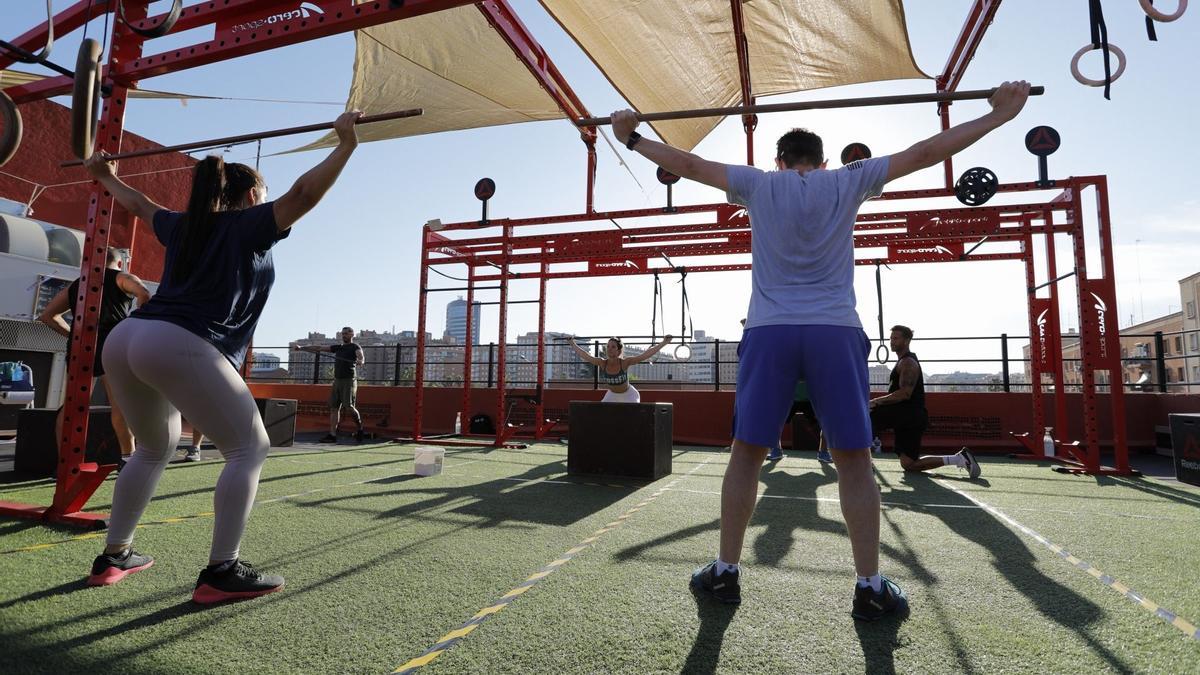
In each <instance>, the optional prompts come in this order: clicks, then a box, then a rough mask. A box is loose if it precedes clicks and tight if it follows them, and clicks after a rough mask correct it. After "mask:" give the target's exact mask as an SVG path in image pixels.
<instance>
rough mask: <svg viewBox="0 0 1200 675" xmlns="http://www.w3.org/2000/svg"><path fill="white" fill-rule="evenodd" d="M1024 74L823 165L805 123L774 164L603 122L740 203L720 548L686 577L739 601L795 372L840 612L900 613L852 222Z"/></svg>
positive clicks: (968, 131) (976, 126)
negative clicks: (966, 105) (762, 483)
mask: <svg viewBox="0 0 1200 675" xmlns="http://www.w3.org/2000/svg"><path fill="white" fill-rule="evenodd" d="M1028 96H1029V84H1028V83H1027V82H1023V81H1022V82H1013V83H1010V82H1005V83H1004V84H1003V85H1001V86H1000V88H999V89H998V90H997V91H996V93H995V94H994V95H993V96H992V98H991V99H990V101H989V103H990V104H991V106H992V110H991V112H989V113H987V114H986V115H984V116H982V117H980V118H978V119H976V120H972V121H970V122H966V123H964V124H960V125H958V126H956V127H954V128H951V129H948V130H946V131H943V132H941V133H939V134H937V135H935V136H932V137H930V138H928V139H926V140H924V141H921V142H920V143H917V144H916V145H913V146H912V147H910V148H908V149H907V150H904V151H902V152H898V153H896V154H894V155H891V156H889V157H879V158H875V159H867V160H862V161H858V162H853V163H851V164H848V165H846V166H844V167H842V168H840V169H837V170H834V171H827V170H825V154H824V148H823V146H822V142H821V139H820V137H819V136H817V135H816V134H813V133H811V132H809V131H806V130H803V129H794V130H792V131H790V132H788V133H786V134H784V135H783V136H782V137H781V138H780V139H779V142H778V144H777V153H776V158H775V168H776V170H775V171H769V172H767V171H761V170H759V169H756V168H754V167H750V166H739V165H726V164H721V163H719V162H711V161H708V160H705V159H703V158H701V157H698V156H696V155H693V154H691V153H688V152H684V151H682V150H677V149H675V148H672V147H671V146H669V145H665V144H663V143H657V142H655V141H651V140H649V139H644V138H642V137H641V135H640V134H638V133H637V132H636V131H635V129H636V128H637V118H636V117H635V116H634V114H633V112H631V111H628V110H624V111H620V112H615V113H613V115H612V121H613V133H614V135H616V137H617V138H618V139H619V140H620V141H621V142H622V143H624V144H625V145H626V147H628V148H629V149H630V150H633V151H636V152H638V153H640V154H641V155H643V156H645V157H646V158H647V159H649V160H650V161H652V162H654V163H655V164H658V165H659V166H661V167H662V168H663V169H665V170H667V171H669V172H671V173H673V174H675V175H677V176H682V177H684V178H690V179H692V180H695V181H697V182H700V183H703V184H705V185H710V186H712V187H715V188H717V189H720V190H724V191H725V192H726V193H727V194H728V197H729V201H730V202H732V203H736V204H741V205H743V206H745V207H747V211H748V213H749V214H750V229H751V234H752V237H753V245H752V253H751V258H752V265H753V268H752V272H751V280H752V291H751V296H750V308H749V312H748V313H747V317H746V318H747V320H746V330H745V333H744V335H743V338H742V342H741V345H740V346H739V348H738V351H739V354H738V357H739V364H740V365H739V371H738V382H737V403H736V407H737V411H736V420H737V421H736V428H735V429H734V441H733V446H732V452H731V455H730V459H729V465H728V467H727V468H726V470H725V480H724V483H723V485H722V489H721V542H720V551H719V554H718V557H717V559H716V560H714V561H713V562H711V563H709V564H708V565H705V566H704V567H701V568H700V569H698V570H696V572H695V573H694V574H693V575H692V582H691V583H692V587H693V588H694V589H696V590H698V591H702V592H705V593H708V594H711V595H713V596H714V597H716V598H717V599H718V600H721V601H722V602H727V603H738V602H741V586H740V582H739V576H740V569H739V567H738V563H739V561H740V559H741V555H742V543H743V539H744V538H745V534H746V526H747V524H748V523H749V522H750V516H751V514H752V513H753V512H754V504H755V499H756V496H757V490H758V476H759V471H760V469H761V468H762V463H763V460H764V459H765V458H766V456H767V452H768V450H769V449H770V448H771V447H774V445H775V443H776V442H777V441H778V440H779V436H780V434H781V433H782V431H783V425H784V421H785V418H786V415H787V411H788V407H789V406H790V405H791V403H792V396H793V393H794V389H795V384H796V381H797V380H800V379H804V380H806V381H807V382H808V387H809V394H810V396H811V399H812V404H813V408H814V409H815V410H816V414H817V418H818V419H820V420H821V426H822V428H823V430H824V432H825V437H826V439H827V440H828V442H829V447H830V449H831V450H832V452H833V458H834V462H835V464H836V465H837V470H838V494H839V496H840V502H841V508H842V516H843V517H844V518H845V520H846V529H847V531H848V533H849V535H850V544H851V548H852V550H853V553H854V567H855V570H856V572H857V574H858V582H857V584H856V586H855V592H854V605H853V610H852V611H851V614H852V615H853V616H854V618H856V619H862V620H868V621H869V620H874V619H878V618H880V617H882V616H884V615H887V614H890V613H893V612H896V613H903V612H904V611H906V610H907V607H908V601H907V599H906V597H905V595H904V592H903V591H902V590H900V587H899V586H897V585H896V584H895V583H893V582H892V581H891V580H889V579H886V578H884V577H883V576H881V575H880V573H879V486H878V485H877V484H876V483H875V477H874V475H873V473H872V471H871V453H870V449H869V446H870V444H871V421H870V417H869V415H868V411H867V401H868V398H869V395H870V387H869V381H868V377H867V354H868V350H869V346H870V343H869V341H868V339H867V336H866V333H864V332H863V329H862V324H861V322H860V321H859V318H858V312H857V310H856V308H855V297H854V241H853V237H854V222H855V220H856V218H857V215H858V209H859V206H861V205H862V203H863V202H864V201H866V200H867V199H870V198H872V197H877V196H879V195H880V194H881V193H882V191H883V186H884V184H885V183H887V182H889V181H892V180H895V179H897V178H900V177H902V176H906V175H908V174H910V173H913V172H914V171H919V170H921V169H924V168H928V167H931V166H934V165H935V164H938V163H939V162H942V161H944V160H946V159H947V158H949V157H950V156H952V155H954V154H955V153H957V152H959V151H961V150H963V149H965V148H966V147H967V146H969V145H971V144H972V143H974V142H975V141H978V140H979V139H980V138H982V137H983V136H985V135H986V134H987V133H988V132H990V131H992V130H993V129H996V128H997V127H999V126H1001V125H1002V124H1004V123H1005V122H1008V121H1009V120H1011V119H1013V118H1014V117H1016V116H1017V114H1018V113H1019V112H1020V111H1021V108H1022V107H1024V105H1025V101H1026V99H1027V98H1028Z"/></svg>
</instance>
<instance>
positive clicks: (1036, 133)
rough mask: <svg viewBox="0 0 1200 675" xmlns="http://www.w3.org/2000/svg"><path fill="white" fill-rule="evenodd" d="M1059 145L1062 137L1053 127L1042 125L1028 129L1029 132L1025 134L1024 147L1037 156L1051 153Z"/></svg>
mask: <svg viewBox="0 0 1200 675" xmlns="http://www.w3.org/2000/svg"><path fill="white" fill-rule="evenodd" d="M1060 145H1062V137H1060V136H1059V135H1058V131H1057V130H1056V129H1055V128H1054V127H1048V126H1045V125H1042V126H1040V127H1034V128H1032V129H1030V130H1029V133H1027V134H1025V149H1026V150H1028V151H1029V152H1031V153H1033V154H1035V155H1037V156H1038V157H1045V156H1047V155H1053V154H1054V152H1055V151H1056V150H1058V147H1059V146H1060Z"/></svg>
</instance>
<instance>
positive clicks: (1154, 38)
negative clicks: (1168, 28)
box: [1146, 0, 1158, 42]
mask: <svg viewBox="0 0 1200 675" xmlns="http://www.w3.org/2000/svg"><path fill="white" fill-rule="evenodd" d="M1147 2H1149V3H1150V6H1151V7H1153V6H1154V0H1147ZM1146 37H1148V38H1150V41H1151V42H1158V33H1157V32H1155V30H1154V19H1153V18H1152V17H1151V16H1150V15H1149V14H1147V15H1146Z"/></svg>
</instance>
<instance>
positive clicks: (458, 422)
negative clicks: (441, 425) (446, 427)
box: [454, 412, 462, 436]
mask: <svg viewBox="0 0 1200 675" xmlns="http://www.w3.org/2000/svg"><path fill="white" fill-rule="evenodd" d="M461 433H462V413H461V412H456V413H454V435H455V436H458V435H459V434H461Z"/></svg>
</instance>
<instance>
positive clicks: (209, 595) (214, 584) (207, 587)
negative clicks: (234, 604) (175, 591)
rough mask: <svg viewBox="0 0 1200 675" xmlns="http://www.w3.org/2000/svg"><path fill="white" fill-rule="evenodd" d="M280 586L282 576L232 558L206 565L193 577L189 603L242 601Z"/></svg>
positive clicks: (281, 585) (281, 584)
mask: <svg viewBox="0 0 1200 675" xmlns="http://www.w3.org/2000/svg"><path fill="white" fill-rule="evenodd" d="M281 588H283V577H281V576H279V575H278V574H261V573H259V572H258V571H257V570H255V569H254V567H253V566H252V565H251V564H250V563H248V562H242V561H241V560H232V561H230V562H227V563H224V564H222V565H218V566H217V567H215V568H214V567H211V566H210V567H205V568H204V569H203V570H201V571H200V578H199V579H197V580H196V590H194V591H192V602H197V603H200V604H202V605H209V604H212V603H214V602H225V601H227V600H244V599H246V598H257V597H258V596H260V595H266V594H267V593H274V592H275V591H278V590H279V589H281Z"/></svg>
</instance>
